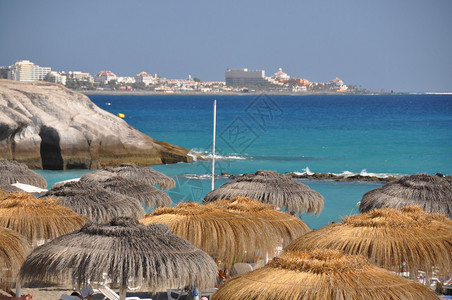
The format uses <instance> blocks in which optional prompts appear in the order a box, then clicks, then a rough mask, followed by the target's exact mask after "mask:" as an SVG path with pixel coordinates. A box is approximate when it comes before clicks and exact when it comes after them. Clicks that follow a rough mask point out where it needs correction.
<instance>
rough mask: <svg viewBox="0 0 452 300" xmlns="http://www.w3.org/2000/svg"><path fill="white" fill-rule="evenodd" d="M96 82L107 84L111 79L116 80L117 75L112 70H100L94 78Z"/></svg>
mask: <svg viewBox="0 0 452 300" xmlns="http://www.w3.org/2000/svg"><path fill="white" fill-rule="evenodd" d="M94 80H95V81H96V82H102V83H104V84H107V83H108V82H110V81H111V80H116V75H115V73H113V72H112V71H100V72H99V73H97V74H96V77H95V78H94Z"/></svg>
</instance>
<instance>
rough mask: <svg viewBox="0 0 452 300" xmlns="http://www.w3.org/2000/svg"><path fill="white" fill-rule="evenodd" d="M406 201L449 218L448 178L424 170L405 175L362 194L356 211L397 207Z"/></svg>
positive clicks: (450, 193)
mask: <svg viewBox="0 0 452 300" xmlns="http://www.w3.org/2000/svg"><path fill="white" fill-rule="evenodd" d="M406 205H419V206H421V207H422V208H423V209H424V210H425V211H427V212H437V213H441V214H446V215H449V217H450V218H452V181H450V180H448V179H447V178H444V177H440V176H436V175H427V174H416V175H411V176H405V177H402V178H400V179H399V180H397V181H394V182H391V183H388V184H386V185H384V186H382V187H379V188H377V189H374V190H371V191H369V192H367V193H366V194H364V196H363V197H362V200H361V202H360V205H359V211H360V212H366V211H369V210H371V209H374V208H387V207H391V208H396V209H400V208H402V207H404V206H406Z"/></svg>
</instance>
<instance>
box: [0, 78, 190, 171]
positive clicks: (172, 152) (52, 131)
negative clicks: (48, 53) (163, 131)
mask: <svg viewBox="0 0 452 300" xmlns="http://www.w3.org/2000/svg"><path fill="white" fill-rule="evenodd" d="M188 152H189V150H188V149H185V148H182V147H179V146H175V145H171V144H169V143H166V142H161V141H157V140H154V139H153V138H151V137H149V136H147V135H145V134H143V133H141V132H140V131H138V130H137V129H135V128H133V127H132V126H130V125H128V124H127V123H126V122H125V121H124V120H122V119H121V118H119V117H117V116H115V115H113V114H111V113H109V112H107V111H104V110H102V109H100V108H99V107H98V106H96V105H95V104H94V103H93V102H92V101H91V100H90V99H89V98H88V97H87V96H85V95H83V94H81V93H78V92H74V91H71V90H69V89H67V88H65V87H63V86H61V85H56V84H52V83H47V82H31V83H25V82H17V81H11V80H0V158H5V159H14V160H17V161H19V162H23V163H25V164H26V165H28V167H30V168H33V169H52V170H65V169H73V168H80V169H96V168H100V167H104V166H115V165H119V164H121V163H135V164H137V165H141V166H144V165H151V164H162V163H176V162H181V161H182V162H189V161H191V160H192V158H191V157H190V156H188V155H187V154H188Z"/></svg>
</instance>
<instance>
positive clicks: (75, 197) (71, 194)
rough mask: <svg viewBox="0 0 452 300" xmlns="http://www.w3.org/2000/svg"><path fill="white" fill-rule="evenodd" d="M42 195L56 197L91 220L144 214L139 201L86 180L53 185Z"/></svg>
mask: <svg viewBox="0 0 452 300" xmlns="http://www.w3.org/2000/svg"><path fill="white" fill-rule="evenodd" d="M44 197H52V198H55V199H57V201H58V202H60V203H61V204H62V205H64V206H66V207H69V208H70V209H72V210H73V211H75V212H76V213H78V214H80V215H82V216H85V217H87V218H88V219H90V220H91V221H93V222H98V223H103V222H108V221H110V220H112V219H113V218H115V217H132V218H136V219H139V218H141V217H143V215H144V209H143V207H142V206H141V203H140V202H139V201H138V200H137V199H135V198H131V197H128V196H125V195H121V194H119V193H115V192H113V191H108V190H106V189H104V188H102V187H101V186H99V185H97V184H93V183H87V182H68V183H65V184H64V185H58V186H56V187H53V188H52V189H51V190H50V191H49V192H47V194H45V195H44Z"/></svg>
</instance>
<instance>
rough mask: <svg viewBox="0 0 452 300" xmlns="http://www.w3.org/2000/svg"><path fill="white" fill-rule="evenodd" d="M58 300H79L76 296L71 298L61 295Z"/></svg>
mask: <svg viewBox="0 0 452 300" xmlns="http://www.w3.org/2000/svg"><path fill="white" fill-rule="evenodd" d="M60 300H80V298H79V297H78V296H71V295H66V294H63V295H61V297H60Z"/></svg>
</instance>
